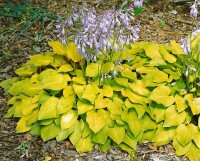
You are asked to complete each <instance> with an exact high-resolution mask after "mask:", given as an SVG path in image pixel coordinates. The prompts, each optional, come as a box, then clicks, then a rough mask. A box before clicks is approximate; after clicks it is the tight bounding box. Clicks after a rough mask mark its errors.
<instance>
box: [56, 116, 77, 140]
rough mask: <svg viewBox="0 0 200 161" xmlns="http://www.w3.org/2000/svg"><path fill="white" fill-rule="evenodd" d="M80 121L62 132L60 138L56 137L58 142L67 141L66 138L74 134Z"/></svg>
mask: <svg viewBox="0 0 200 161" xmlns="http://www.w3.org/2000/svg"><path fill="white" fill-rule="evenodd" d="M78 124H79V121H78V120H77V121H76V122H75V123H74V124H73V125H72V126H70V127H69V128H67V129H65V130H62V131H60V133H59V134H58V136H56V140H57V141H62V140H65V139H66V138H68V137H69V135H70V134H72V133H73V132H74V131H75V129H76V128H77V127H78Z"/></svg>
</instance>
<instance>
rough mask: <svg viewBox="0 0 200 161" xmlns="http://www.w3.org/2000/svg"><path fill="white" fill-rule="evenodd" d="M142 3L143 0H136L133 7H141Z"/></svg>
mask: <svg viewBox="0 0 200 161" xmlns="http://www.w3.org/2000/svg"><path fill="white" fill-rule="evenodd" d="M142 3H143V0H136V1H135V2H134V7H137V8H141V7H142Z"/></svg>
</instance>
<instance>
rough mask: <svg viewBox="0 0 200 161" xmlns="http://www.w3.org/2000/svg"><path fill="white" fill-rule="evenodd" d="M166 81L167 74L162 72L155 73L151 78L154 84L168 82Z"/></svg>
mask: <svg viewBox="0 0 200 161" xmlns="http://www.w3.org/2000/svg"><path fill="white" fill-rule="evenodd" d="M168 80H169V79H168V74H166V73H165V72H162V71H157V72H155V74H154V77H153V82H155V83H162V82H169V81H168Z"/></svg>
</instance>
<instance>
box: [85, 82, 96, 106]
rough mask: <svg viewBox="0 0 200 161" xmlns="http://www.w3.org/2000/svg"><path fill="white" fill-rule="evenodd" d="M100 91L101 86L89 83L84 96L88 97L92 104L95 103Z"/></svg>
mask: <svg viewBox="0 0 200 161" xmlns="http://www.w3.org/2000/svg"><path fill="white" fill-rule="evenodd" d="M98 93H99V88H98V87H97V86H96V85H91V84H88V85H87V86H86V87H85V90H84V92H83V95H82V98H85V99H87V100H88V101H90V102H91V103H92V104H94V102H95V99H96V96H97V94H98Z"/></svg>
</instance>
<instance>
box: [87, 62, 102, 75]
mask: <svg viewBox="0 0 200 161" xmlns="http://www.w3.org/2000/svg"><path fill="white" fill-rule="evenodd" d="M100 69H101V68H100V64H98V63H90V64H88V65H87V67H86V76H88V77H97V76H98V75H99V74H100Z"/></svg>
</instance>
